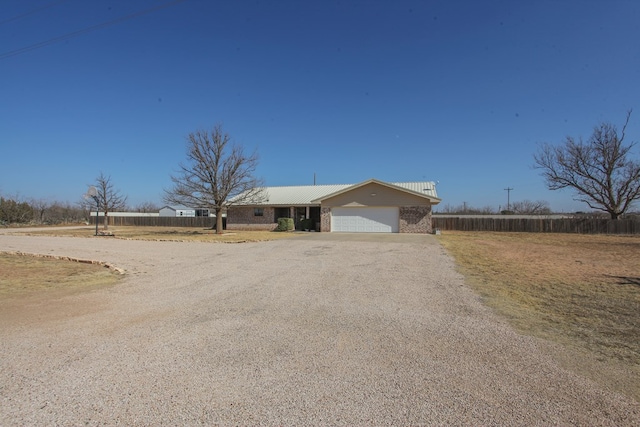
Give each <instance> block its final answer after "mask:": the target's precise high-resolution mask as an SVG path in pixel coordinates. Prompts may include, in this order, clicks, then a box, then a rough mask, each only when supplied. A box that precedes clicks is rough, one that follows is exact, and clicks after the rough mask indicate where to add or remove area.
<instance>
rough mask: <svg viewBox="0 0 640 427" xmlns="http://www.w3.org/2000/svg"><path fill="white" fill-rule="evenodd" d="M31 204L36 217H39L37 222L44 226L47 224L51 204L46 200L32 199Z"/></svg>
mask: <svg viewBox="0 0 640 427" xmlns="http://www.w3.org/2000/svg"><path fill="white" fill-rule="evenodd" d="M29 204H30V205H31V208H32V209H33V213H34V216H37V221H38V222H39V223H40V224H44V222H45V214H46V212H47V209H49V202H47V201H46V200H45V199H32V200H31V201H30V202H29Z"/></svg>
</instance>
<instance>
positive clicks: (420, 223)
mask: <svg viewBox="0 0 640 427" xmlns="http://www.w3.org/2000/svg"><path fill="white" fill-rule="evenodd" d="M399 231H400V233H422V234H429V233H431V231H432V229H431V206H400V230H399Z"/></svg>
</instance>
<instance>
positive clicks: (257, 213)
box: [253, 208, 264, 216]
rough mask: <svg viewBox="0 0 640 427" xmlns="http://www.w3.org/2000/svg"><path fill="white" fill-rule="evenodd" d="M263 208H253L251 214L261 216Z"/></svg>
mask: <svg viewBox="0 0 640 427" xmlns="http://www.w3.org/2000/svg"><path fill="white" fill-rule="evenodd" d="M263 215H264V209H263V208H253V216H263Z"/></svg>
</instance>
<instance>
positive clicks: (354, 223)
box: [331, 208, 400, 233]
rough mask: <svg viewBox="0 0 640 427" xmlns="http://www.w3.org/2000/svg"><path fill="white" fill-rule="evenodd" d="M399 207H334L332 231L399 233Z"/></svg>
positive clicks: (332, 211)
mask: <svg viewBox="0 0 640 427" xmlns="http://www.w3.org/2000/svg"><path fill="white" fill-rule="evenodd" d="M399 222H400V221H399V213H398V208H332V209H331V231H345V232H350V233H397V232H398V226H399Z"/></svg>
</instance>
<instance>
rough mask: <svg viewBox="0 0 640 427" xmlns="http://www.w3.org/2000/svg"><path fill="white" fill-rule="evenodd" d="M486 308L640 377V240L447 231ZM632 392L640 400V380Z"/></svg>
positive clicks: (518, 325) (522, 328)
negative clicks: (615, 364)
mask: <svg viewBox="0 0 640 427" xmlns="http://www.w3.org/2000/svg"><path fill="white" fill-rule="evenodd" d="M440 241H441V242H442V244H443V245H444V246H445V248H446V249H447V250H448V251H449V252H450V253H451V254H452V255H453V256H454V258H455V259H456V261H457V263H458V265H459V268H460V270H461V272H462V273H463V274H465V275H466V276H467V277H468V278H469V279H470V280H469V283H470V285H471V286H473V287H474V288H475V289H476V291H477V292H479V293H480V295H482V297H483V298H484V300H485V301H486V303H487V304H488V305H489V306H490V307H492V308H493V309H494V310H496V311H497V312H498V313H500V314H501V315H504V316H506V317H507V318H508V319H509V320H510V322H511V323H512V324H513V325H514V326H515V327H516V328H517V329H518V330H520V331H521V332H523V333H525V334H530V335H534V336H538V337H542V338H545V339H550V340H552V341H555V342H558V343H561V344H562V345H564V346H567V347H574V348H578V349H582V350H586V351H587V352H588V353H590V354H592V355H595V357H596V358H597V359H598V360H600V361H606V362H607V363H617V364H620V366H622V367H623V368H628V369H630V370H631V372H634V373H636V374H640V237H639V236H607V235H576V234H543V233H472V232H452V231H451V232H446V233H444V234H443V235H442V236H441V237H440ZM638 379H639V378H638V377H636V381H631V382H630V384H627V385H625V387H632V390H623V391H625V392H629V393H630V394H631V395H633V396H634V397H635V398H636V399H639V400H640V382H638V381H637V380H638Z"/></svg>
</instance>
